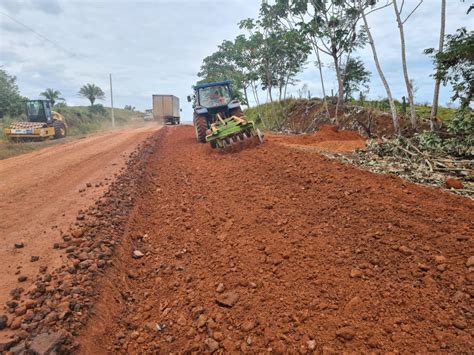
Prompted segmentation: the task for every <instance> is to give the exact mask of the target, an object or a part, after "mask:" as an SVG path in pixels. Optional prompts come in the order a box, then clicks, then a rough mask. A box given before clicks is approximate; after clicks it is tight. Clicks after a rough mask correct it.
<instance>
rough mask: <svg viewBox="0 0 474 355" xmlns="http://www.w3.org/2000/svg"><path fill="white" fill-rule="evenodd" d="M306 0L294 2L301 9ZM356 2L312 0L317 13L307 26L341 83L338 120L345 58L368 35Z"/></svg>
mask: <svg viewBox="0 0 474 355" xmlns="http://www.w3.org/2000/svg"><path fill="white" fill-rule="evenodd" d="M304 2H306V1H302V0H298V1H295V6H297V7H298V8H300V6H302V3H304ZM353 2H354V1H343V0H330V1H329V0H311V1H310V3H311V5H312V7H313V10H314V13H313V16H312V18H311V20H310V21H309V22H308V24H307V26H306V32H307V33H310V34H312V35H313V36H314V37H315V38H316V40H315V43H314V44H315V46H316V47H317V48H318V50H319V51H321V52H322V53H325V54H327V55H329V56H330V57H331V58H332V59H333V64H334V69H335V71H336V78H337V83H338V99H337V105H336V114H335V120H336V122H337V116H338V109H339V107H340V106H341V105H343V104H344V83H343V73H342V70H341V69H342V67H343V65H344V64H342V59H343V57H344V56H345V57H346V59H349V58H350V54H351V53H352V51H353V50H354V49H355V48H357V47H360V46H362V45H363V44H364V43H365V41H366V38H365V34H364V33H363V32H357V23H358V21H359V19H360V11H359V9H357V8H356V7H354V6H353V5H354V4H353Z"/></svg>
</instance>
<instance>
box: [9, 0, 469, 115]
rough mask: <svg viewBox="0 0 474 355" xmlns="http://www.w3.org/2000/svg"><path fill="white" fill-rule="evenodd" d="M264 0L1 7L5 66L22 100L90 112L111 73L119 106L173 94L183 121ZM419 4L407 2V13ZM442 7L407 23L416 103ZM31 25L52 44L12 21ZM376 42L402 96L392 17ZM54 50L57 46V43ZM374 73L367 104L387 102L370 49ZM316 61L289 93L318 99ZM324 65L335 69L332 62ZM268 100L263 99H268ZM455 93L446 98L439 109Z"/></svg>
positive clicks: (426, 82) (381, 19)
mask: <svg viewBox="0 0 474 355" xmlns="http://www.w3.org/2000/svg"><path fill="white" fill-rule="evenodd" d="M259 3H260V2H259V1H257V0H225V1H224V0H220V1H219V0H199V1H197V0H153V1H152V0H141V1H125V0H2V2H1V4H0V12H2V13H1V14H0V65H1V66H2V67H3V68H4V69H5V70H6V71H7V72H8V73H10V74H12V75H15V76H16V77H17V82H18V86H19V88H20V91H21V93H22V94H23V95H25V96H28V97H31V98H33V97H37V96H38V95H39V93H40V92H41V91H43V90H44V89H45V88H47V87H52V88H55V89H57V90H60V91H61V92H62V94H63V96H64V97H65V98H66V100H67V102H68V104H70V105H87V104H88V102H87V100H85V99H82V98H79V97H78V96H77V92H78V90H79V88H80V87H81V86H82V85H83V84H85V83H89V82H90V83H95V84H97V85H99V86H101V87H102V89H104V91H106V94H107V99H106V101H104V102H103V104H104V105H106V106H108V105H109V95H108V90H109V86H108V74H109V73H112V75H113V79H114V103H115V106H117V107H123V106H124V105H133V106H136V107H137V108H138V109H140V110H144V109H145V108H149V107H150V106H151V95H152V94H173V95H176V96H178V97H180V99H181V106H182V108H183V120H190V118H191V115H192V110H191V107H190V106H189V104H188V103H187V101H186V95H188V94H189V93H190V92H191V85H192V84H193V83H195V82H196V80H197V76H196V73H197V72H198V71H199V67H200V65H201V62H202V59H203V58H204V57H205V56H207V55H209V54H211V53H212V52H213V51H215V50H216V48H217V46H218V45H219V44H220V43H221V42H222V41H223V40H225V39H233V38H234V37H235V36H237V35H238V34H240V33H241V31H240V30H239V28H238V26H237V23H238V22H239V21H240V20H241V19H244V18H247V17H255V16H256V15H257V13H258V8H259ZM417 3H418V0H406V5H405V7H406V8H407V9H409V8H411V7H413V6H414V5H415V4H417ZM468 6H469V2H467V3H463V2H461V1H460V0H449V1H448V7H447V21H446V33H453V32H454V31H455V30H456V29H457V28H459V27H462V26H466V27H468V28H469V29H472V24H473V20H472V19H473V15H472V14H471V15H466V10H467V8H468ZM439 9H440V0H424V3H423V4H422V5H421V7H420V8H419V9H418V11H417V12H416V13H415V14H414V15H413V16H412V17H411V18H410V19H409V20H408V22H407V23H406V28H405V32H406V40H407V55H408V64H409V74H410V76H411V78H413V80H414V82H415V87H417V92H416V100H417V101H418V102H430V101H431V100H432V95H433V80H432V78H430V74H431V73H432V72H433V65H432V62H431V60H430V58H428V57H427V56H425V55H424V54H423V49H425V48H428V47H436V46H437V43H438V36H439ZM6 15H8V16H11V17H13V18H14V19H16V20H18V21H20V22H22V23H25V24H27V25H28V26H29V27H31V28H32V29H34V30H35V31H36V32H38V33H40V34H42V35H44V36H46V37H47V38H48V39H49V40H50V41H51V42H50V41H46V40H44V39H43V38H41V37H39V36H38V35H37V34H35V33H33V32H32V31H30V30H28V29H26V28H24V27H22V26H21V25H19V24H18V23H16V22H14V21H13V20H12V19H11V18H9V17H8V16H6ZM369 23H370V27H371V29H372V32H373V35H374V39H375V43H376V46H377V49H378V52H379V57H380V59H381V62H382V67H383V69H384V71H385V72H386V74H387V78H388V81H389V83H390V85H391V87H392V90H393V94H394V96H395V97H398V98H400V97H401V96H403V95H405V89H404V81H403V75H402V71H401V60H400V50H399V37H398V28H397V25H396V23H395V17H394V13H393V9H392V8H391V7H389V8H386V9H384V10H382V11H380V12H378V13H376V14H373V15H371V16H370V17H369ZM52 42H53V43H52ZM357 56H359V57H361V58H362V59H363V60H364V62H365V63H366V66H367V68H368V69H369V70H370V71H371V72H372V78H371V85H370V93H369V96H371V97H374V98H378V97H384V96H385V95H384V91H383V87H382V86H381V84H380V80H379V78H378V76H377V73H376V70H375V67H374V65H373V60H372V55H371V52H370V49H369V48H368V47H367V48H364V49H362V50H360V51H359V52H358V53H357ZM313 61H314V56H311V57H310V61H309V62H308V64H307V66H306V69H305V71H304V72H303V73H301V74H300V75H299V77H298V79H299V80H300V82H299V83H298V84H296V86H295V87H294V88H291V90H290V93H293V94H294V95H296V90H297V89H298V88H300V87H301V86H302V85H303V84H305V83H306V84H307V85H308V86H309V88H310V90H311V93H312V94H313V95H314V96H319V95H321V90H320V83H319V79H318V78H319V74H318V73H317V71H316V68H315V66H314V62H313ZM323 61H324V62H325V63H327V64H328V65H329V64H330V62H331V61H330V58H324V59H323ZM324 75H325V78H326V85H327V87H328V89H329V91H330V90H331V89H334V90H335V91H336V88H337V84H336V81H335V75H334V72H333V70H332V69H331V68H330V67H329V66H327V67H325V74H324ZM264 96H265V95H264V93H262V94H261V97H262V98H263V97H264ZM449 97H450V89H449V88H443V89H442V90H441V98H440V102H441V104H445V103H447V102H448V101H449Z"/></svg>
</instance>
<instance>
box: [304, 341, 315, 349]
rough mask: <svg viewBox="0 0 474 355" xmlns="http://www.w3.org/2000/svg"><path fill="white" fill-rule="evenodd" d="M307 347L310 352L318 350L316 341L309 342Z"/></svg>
mask: <svg viewBox="0 0 474 355" xmlns="http://www.w3.org/2000/svg"><path fill="white" fill-rule="evenodd" d="M306 345H307V346H308V350H310V351H313V350H315V349H316V341H315V340H308V341H307V342H306Z"/></svg>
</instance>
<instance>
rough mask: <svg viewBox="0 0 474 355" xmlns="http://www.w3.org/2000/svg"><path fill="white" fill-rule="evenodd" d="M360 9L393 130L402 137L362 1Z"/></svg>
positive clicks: (390, 93)
mask: <svg viewBox="0 0 474 355" xmlns="http://www.w3.org/2000/svg"><path fill="white" fill-rule="evenodd" d="M359 8H360V10H361V11H360V12H361V16H362V19H363V20H364V29H365V31H366V33H367V38H368V40H369V44H370V47H371V48H372V54H373V57H374V62H375V66H376V67H377V72H378V74H379V76H380V80H382V83H383V86H384V87H385V91H386V92H387V97H388V101H389V103H390V111H391V112H392V121H393V129H394V130H395V133H396V134H398V135H400V133H401V132H400V121H399V120H398V116H397V109H396V107H395V103H394V102H393V96H392V91H391V90H390V86H389V85H388V82H387V79H386V78H385V75H384V73H383V71H382V67H381V66H380V62H379V57H378V55H377V50H376V49H375V43H374V38H373V37H372V33H371V32H370V28H369V24H368V22H367V17H366V16H365V12H364V10H363V8H362V6H361V1H360V0H359Z"/></svg>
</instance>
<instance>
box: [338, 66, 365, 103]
mask: <svg viewBox="0 0 474 355" xmlns="http://www.w3.org/2000/svg"><path fill="white" fill-rule="evenodd" d="M342 79H343V87H344V100H345V101H348V100H349V99H350V98H352V93H353V92H354V91H360V92H362V91H361V89H362V88H365V90H368V88H369V86H368V83H369V82H370V72H369V71H368V70H366V69H365V66H364V62H363V61H362V60H360V58H349V60H347V62H346V65H345V66H344V67H343V68H342Z"/></svg>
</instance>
